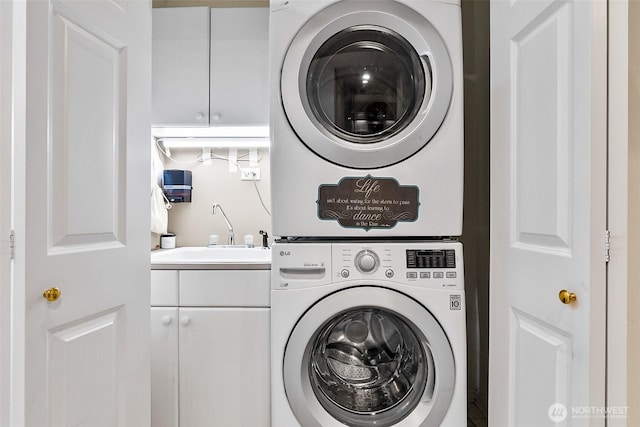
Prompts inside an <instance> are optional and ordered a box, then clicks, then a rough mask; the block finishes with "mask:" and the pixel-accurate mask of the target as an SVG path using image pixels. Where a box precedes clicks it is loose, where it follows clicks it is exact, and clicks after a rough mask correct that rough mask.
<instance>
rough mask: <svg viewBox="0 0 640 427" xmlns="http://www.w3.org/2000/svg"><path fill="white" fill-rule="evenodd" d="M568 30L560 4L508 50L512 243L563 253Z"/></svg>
mask: <svg viewBox="0 0 640 427" xmlns="http://www.w3.org/2000/svg"><path fill="white" fill-rule="evenodd" d="M570 32H571V5H570V4H568V3H565V4H561V3H558V6H556V5H553V6H552V7H550V8H548V9H547V10H545V11H544V12H543V13H542V14H541V15H540V16H538V17H537V18H536V19H535V20H534V22H532V23H531V24H530V25H528V26H527V27H525V28H524V29H523V30H521V31H520V32H519V33H518V34H516V35H515V36H514V37H513V38H512V40H511V46H510V55H511V58H512V61H513V62H512V70H511V73H512V79H513V80H512V84H511V89H512V90H513V98H512V99H513V101H512V102H513V105H512V116H511V120H512V123H511V125H512V136H513V138H512V139H511V144H512V146H511V151H512V153H513V163H512V164H511V169H512V173H511V175H512V177H513V178H514V179H515V184H514V189H515V192H516V195H517V196H515V197H514V200H513V201H514V206H513V208H512V209H513V211H512V212H511V217H512V218H513V226H514V236H513V239H514V243H515V244H516V245H517V246H520V247H522V248H523V249H528V250H535V251H540V252H547V251H551V252H556V251H566V252H567V255H570V251H569V250H568V246H569V245H570V238H571V234H570V224H569V223H568V221H569V220H570V218H569V211H570V207H571V206H570V198H569V196H570V194H569V188H570V185H571V182H570V179H571V176H570V171H571V164H570V162H569V160H570V158H569V155H570V154H571V153H572V150H571V145H572V141H573V138H572V131H571V124H572V122H571V120H570V118H569V117H568V116H569V110H568V108H569V105H570V96H571V85H570V75H569V73H570V72H571V70H572V68H571V64H570V57H569V55H568V54H569V51H570V48H571V38H570ZM540 88H545V92H547V94H548V96H547V95H545V94H541V93H540Z"/></svg>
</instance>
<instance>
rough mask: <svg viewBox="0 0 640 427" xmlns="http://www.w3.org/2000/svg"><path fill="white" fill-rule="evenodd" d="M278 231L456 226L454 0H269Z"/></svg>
mask: <svg viewBox="0 0 640 427" xmlns="http://www.w3.org/2000/svg"><path fill="white" fill-rule="evenodd" d="M269 25H270V36H269V38H270V39H269V43H270V46H269V48H270V52H269V54H270V74H271V77H270V79H271V81H270V89H271V137H272V138H271V141H272V147H271V185H272V191H271V194H272V207H273V233H274V234H275V235H277V236H282V237H285V236H288V237H291V236H316V237H318V236H325V237H349V236H351V237H381V236H384V237H388V236H456V235H460V234H461V232H462V186H463V96H462V94H463V90H462V89H463V88H462V85H463V70H462V29H461V13H460V3H459V1H457V0H341V1H335V0H286V1H284V0H272V1H271V13H270V21H269Z"/></svg>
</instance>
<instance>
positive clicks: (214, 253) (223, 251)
mask: <svg viewBox="0 0 640 427" xmlns="http://www.w3.org/2000/svg"><path fill="white" fill-rule="evenodd" d="M256 263H271V249H269V248H262V247H256V248H249V247H246V246H231V245H219V246H214V247H183V248H176V249H162V250H157V251H153V252H151V264H256Z"/></svg>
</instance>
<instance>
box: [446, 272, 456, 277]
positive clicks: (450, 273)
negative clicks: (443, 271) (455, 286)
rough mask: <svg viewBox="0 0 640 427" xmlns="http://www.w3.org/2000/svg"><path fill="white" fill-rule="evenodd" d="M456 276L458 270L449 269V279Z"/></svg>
mask: <svg viewBox="0 0 640 427" xmlns="http://www.w3.org/2000/svg"><path fill="white" fill-rule="evenodd" d="M455 278H456V272H455V271H448V272H447V279H455Z"/></svg>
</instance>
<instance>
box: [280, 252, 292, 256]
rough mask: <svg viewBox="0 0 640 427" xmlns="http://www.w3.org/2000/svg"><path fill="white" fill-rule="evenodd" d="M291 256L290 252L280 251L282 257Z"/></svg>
mask: <svg viewBox="0 0 640 427" xmlns="http://www.w3.org/2000/svg"><path fill="white" fill-rule="evenodd" d="M289 255H291V252H289V251H280V256H289Z"/></svg>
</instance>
